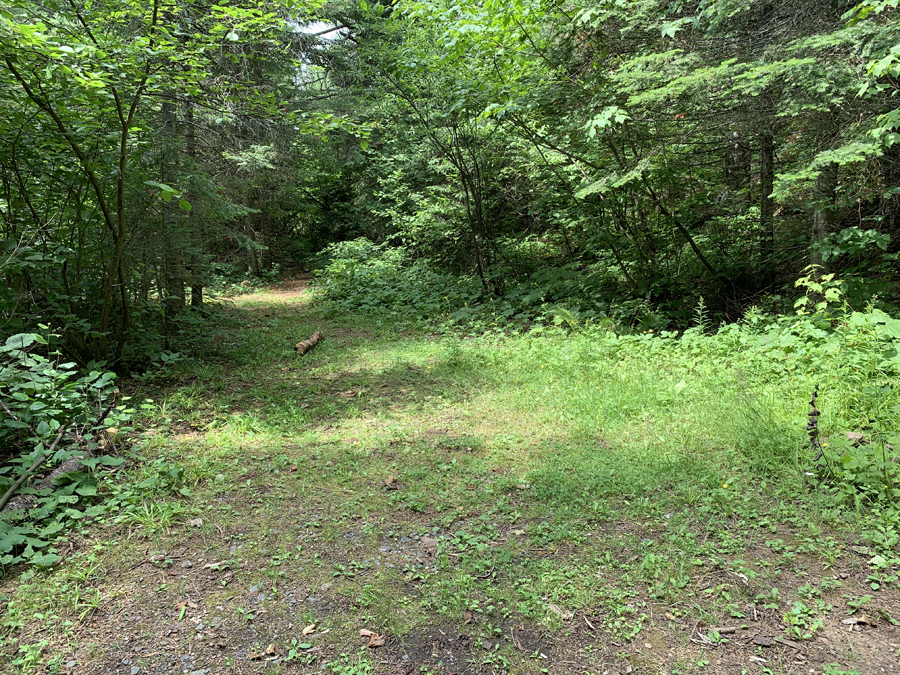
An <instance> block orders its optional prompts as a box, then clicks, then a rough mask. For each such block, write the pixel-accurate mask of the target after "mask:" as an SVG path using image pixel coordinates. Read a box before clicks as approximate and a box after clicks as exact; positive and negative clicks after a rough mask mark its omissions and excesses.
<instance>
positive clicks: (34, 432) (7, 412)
mask: <svg viewBox="0 0 900 675" xmlns="http://www.w3.org/2000/svg"><path fill="white" fill-rule="evenodd" d="M0 406H2V407H3V409H4V410H5V411H6V414H7V415H9V416H10V417H12V418H13V419H14V420H15V421H16V422H21V421H22V420H20V419H19V418H18V417H17V416H16V414H15V413H14V412H13V411H12V410H10V409H9V408H7V407H6V404H5V403H4V402H3V401H0ZM28 428H29V429H31V433H33V434H34V435H35V436H37V432H36V431H35V430H34V427H33V426H31V425H30V424H28Z"/></svg>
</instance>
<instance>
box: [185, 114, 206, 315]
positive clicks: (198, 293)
mask: <svg viewBox="0 0 900 675" xmlns="http://www.w3.org/2000/svg"><path fill="white" fill-rule="evenodd" d="M184 145H185V151H186V154H187V156H188V158H189V160H190V163H191V166H190V170H191V171H195V170H196V166H195V161H196V158H197V140H196V136H195V134H194V105H193V103H191V102H190V101H189V100H188V101H185V102H184ZM193 197H194V195H193V194H189V195H188V201H190V200H191V199H192V198H193ZM188 224H189V227H190V230H191V234H192V236H193V239H194V247H196V249H199V248H200V246H202V242H203V229H202V227H201V224H200V219H199V218H197V216H196V215H195V214H194V211H193V209H192V210H191V211H190V212H189V213H188ZM196 249H195V253H194V255H192V256H191V268H190V270H191V275H190V276H191V279H190V283H191V307H201V306H203V271H202V264H203V261H202V260H201V258H200V255H199V254H198V253H197V252H196Z"/></svg>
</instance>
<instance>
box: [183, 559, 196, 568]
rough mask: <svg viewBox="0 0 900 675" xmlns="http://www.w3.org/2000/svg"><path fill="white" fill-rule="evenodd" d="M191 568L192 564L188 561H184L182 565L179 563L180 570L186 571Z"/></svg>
mask: <svg viewBox="0 0 900 675" xmlns="http://www.w3.org/2000/svg"><path fill="white" fill-rule="evenodd" d="M193 566H194V563H192V562H191V561H190V560H185V561H184V562H183V563H181V568H182V569H186V570H187V569H190V568H191V567H193Z"/></svg>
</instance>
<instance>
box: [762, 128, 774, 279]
mask: <svg viewBox="0 0 900 675" xmlns="http://www.w3.org/2000/svg"><path fill="white" fill-rule="evenodd" d="M759 140H760V147H759V187H760V200H759V232H760V243H759V257H760V260H761V262H762V272H763V275H762V276H763V278H764V279H765V284H766V285H767V286H771V285H772V284H773V283H774V282H775V202H774V201H773V200H772V190H773V189H774V185H775V140H774V138H773V137H772V134H771V132H768V131H764V132H763V133H762V134H761V135H760V139H759Z"/></svg>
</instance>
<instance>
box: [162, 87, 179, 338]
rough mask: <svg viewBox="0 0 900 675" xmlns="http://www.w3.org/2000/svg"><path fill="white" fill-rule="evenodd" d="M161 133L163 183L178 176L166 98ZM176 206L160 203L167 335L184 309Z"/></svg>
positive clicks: (172, 122) (172, 110)
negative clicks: (161, 204)
mask: <svg viewBox="0 0 900 675" xmlns="http://www.w3.org/2000/svg"><path fill="white" fill-rule="evenodd" d="M162 133H163V139H162V145H163V147H162V152H161V153H160V162H161V164H162V166H161V168H160V175H161V177H162V180H163V182H164V183H167V184H169V183H170V182H174V179H175V178H177V172H176V168H175V163H176V159H175V157H176V154H175V148H174V147H173V146H174V140H175V134H176V120H175V105H174V104H173V103H172V102H171V101H169V100H164V101H163V103H162ZM176 208H177V202H176V200H175V199H172V200H171V201H169V202H168V203H164V204H163V277H164V290H163V294H164V296H165V297H164V298H163V333H164V335H165V336H166V337H167V338H168V337H171V336H172V335H174V334H175V331H176V329H177V319H178V315H179V314H180V313H181V310H182V309H183V308H184V276H183V269H182V257H181V242H180V241H179V240H178V239H179V237H178V216H177V213H176V211H175V209H176Z"/></svg>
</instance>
